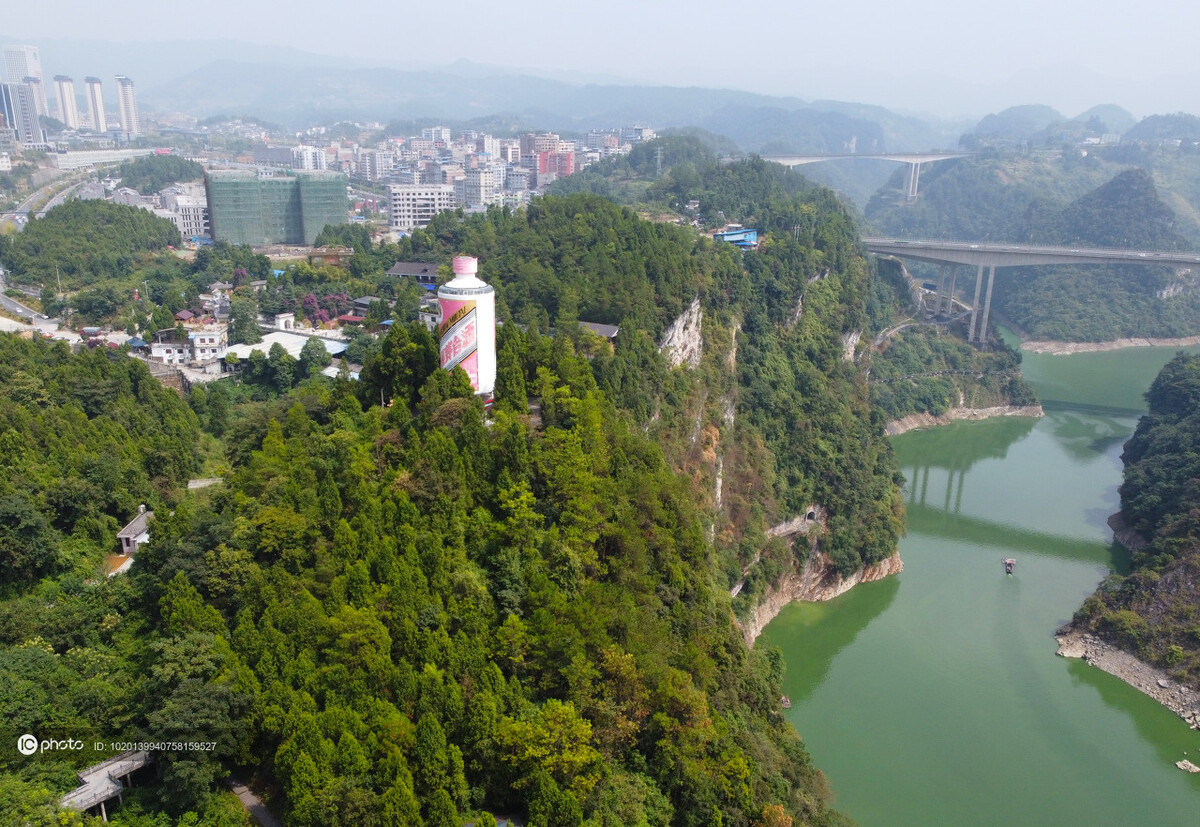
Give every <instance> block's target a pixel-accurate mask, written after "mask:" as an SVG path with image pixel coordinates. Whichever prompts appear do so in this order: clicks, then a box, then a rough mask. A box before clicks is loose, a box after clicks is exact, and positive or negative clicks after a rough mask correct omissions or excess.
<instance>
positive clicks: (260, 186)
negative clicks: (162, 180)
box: [204, 169, 349, 246]
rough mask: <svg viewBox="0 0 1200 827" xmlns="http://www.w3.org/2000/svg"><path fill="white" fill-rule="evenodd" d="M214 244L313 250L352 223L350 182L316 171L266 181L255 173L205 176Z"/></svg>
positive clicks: (237, 171)
mask: <svg viewBox="0 0 1200 827" xmlns="http://www.w3.org/2000/svg"><path fill="white" fill-rule="evenodd" d="M204 185H205V188H206V189H207V191H208V211H209V222H210V226H211V228H212V234H213V238H214V239H216V240H217V241H228V242H229V243H230V244H250V245H253V246H265V245H268V244H307V245H311V244H312V243H313V242H314V241H316V239H317V235H318V234H319V233H320V232H321V230H323V229H325V225H326V224H345V223H346V221H347V220H348V219H349V209H348V207H349V205H348V203H347V199H346V176H345V175H342V174H341V173H337V172H328V171H311V172H298V173H296V174H294V175H277V176H272V177H266V178H260V177H259V176H258V175H257V174H256V173H254V172H252V171H250V170H240V169H232V170H214V171H211V172H208V173H206V174H205V176H204Z"/></svg>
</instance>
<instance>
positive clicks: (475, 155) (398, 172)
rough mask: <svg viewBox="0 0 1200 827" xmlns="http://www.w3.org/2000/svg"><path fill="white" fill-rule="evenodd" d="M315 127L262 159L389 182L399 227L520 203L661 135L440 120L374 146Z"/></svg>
mask: <svg viewBox="0 0 1200 827" xmlns="http://www.w3.org/2000/svg"><path fill="white" fill-rule="evenodd" d="M324 133H325V130H324V129H323V128H316V129H312V130H309V131H308V132H306V133H304V135H303V136H301V139H302V141H303V143H300V144H297V145H293V146H273V145H270V144H267V143H265V142H264V143H262V144H260V145H258V146H256V147H255V149H254V162H255V163H256V164H261V165H266V166H274V167H286V168H291V169H296V170H334V171H338V172H341V173H344V174H346V175H348V176H349V177H350V178H351V179H352V180H360V181H366V182H370V183H372V184H385V185H387V187H388V198H387V202H386V204H387V210H388V216H389V217H388V224H389V226H390V227H391V229H393V230H398V231H402V232H403V231H408V230H412V229H413V228H416V227H424V226H425V225H426V224H428V223H429V220H430V219H431V218H433V216H434V215H436V214H437V213H439V212H441V211H443V210H448V209H454V208H455V207H462V208H464V209H468V210H473V209H486V208H487V207H489V206H491V205H494V204H498V205H504V206H510V207H519V206H522V205H524V204H526V203H528V202H529V199H530V198H531V197H532V196H534V195H536V194H538V193H540V192H542V191H543V190H544V189H545V188H546V186H547V185H548V184H549V183H550V182H552V181H554V180H556V179H557V178H561V177H563V176H566V175H570V174H571V173H573V172H575V171H576V170H578V169H582V168H583V167H585V166H587V165H588V164H591V163H594V162H595V161H598V160H600V159H601V158H604V157H606V156H609V155H614V154H620V153H624V152H628V151H629V150H630V149H632V148H633V145H634V144H636V143H638V142H643V141H650V140H653V139H654V137H655V134H654V130H653V129H650V128H649V127H642V126H634V127H626V128H622V129H610V130H595V131H592V132H589V133H588V134H587V137H586V138H585V139H584V140H564V139H563V138H562V137H561V136H559V135H557V134H555V133H553V132H543V133H529V134H526V135H523V136H521V137H520V138H497V137H495V136H493V135H489V134H487V133H484V132H476V131H472V130H468V131H465V132H460V133H458V134H457V135H456V134H454V133H452V131H451V130H450V129H449V128H448V127H444V126H434V127H428V128H426V129H423V130H422V131H421V134H420V135H413V136H410V137H407V138H390V139H388V140H386V141H382V142H380V143H378V144H375V145H373V146H367V145H363V144H359V143H358V142H355V141H345V140H329V139H327V138H325V137H324Z"/></svg>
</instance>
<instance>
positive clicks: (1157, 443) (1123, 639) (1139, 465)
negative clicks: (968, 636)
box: [1075, 353, 1200, 687]
mask: <svg viewBox="0 0 1200 827" xmlns="http://www.w3.org/2000/svg"><path fill="white" fill-rule="evenodd" d="M1146 401H1147V402H1148V403H1149V406H1150V410H1149V413H1147V414H1146V415H1145V416H1143V417H1142V418H1141V420H1140V421H1139V422H1138V426H1137V430H1136V431H1135V432H1134V434H1133V436H1132V437H1131V438H1130V439H1129V441H1128V442H1127V443H1125V452H1124V453H1123V454H1122V455H1121V459H1122V460H1123V461H1124V463H1125V481H1124V482H1123V483H1122V484H1121V489H1120V490H1121V513H1122V515H1123V517H1124V519H1125V521H1126V523H1127V524H1128V525H1129V526H1130V527H1132V528H1133V529H1134V530H1135V531H1136V532H1137V533H1138V534H1140V535H1141V536H1142V537H1143V538H1145V539H1146V540H1148V541H1149V545H1148V546H1147V547H1146V548H1145V549H1144V550H1141V551H1139V552H1137V553H1135V554H1134V555H1133V567H1132V568H1133V570H1132V572H1131V573H1130V574H1129V575H1128V576H1127V577H1120V576H1116V575H1114V576H1112V577H1110V578H1108V579H1107V580H1106V581H1105V582H1104V583H1103V584H1102V585H1101V587H1100V589H1099V590H1098V591H1097V592H1096V594H1095V595H1093V596H1092V597H1090V598H1088V600H1087V602H1086V603H1084V605H1083V608H1082V609H1081V610H1080V611H1079V612H1078V613H1077V614H1076V616H1075V625H1076V626H1077V627H1083V628H1086V629H1088V630H1090V631H1093V632H1096V633H1098V634H1100V635H1102V636H1104V637H1106V638H1107V639H1109V640H1111V641H1112V642H1114V643H1116V644H1118V645H1120V646H1121V647H1122V648H1125V649H1127V650H1129V651H1131V652H1133V653H1134V654H1136V655H1138V656H1139V657H1141V658H1143V659H1145V660H1148V661H1150V662H1152V663H1155V664H1157V665H1159V666H1163V667H1166V668H1168V669H1170V670H1172V671H1173V672H1175V673H1177V675H1178V676H1179V677H1180V678H1182V679H1183V680H1185V681H1187V682H1189V683H1190V684H1191V685H1192V686H1193V687H1197V686H1200V623H1198V618H1197V606H1200V586H1198V584H1200V578H1198V575H1200V505H1198V503H1200V496H1198V495H1200V356H1196V355H1194V354H1190V355H1189V354H1184V353H1180V354H1179V355H1177V356H1176V357H1175V358H1174V359H1172V360H1171V361H1170V362H1168V363H1167V365H1166V367H1164V368H1163V369H1162V371H1161V372H1160V373H1159V375H1158V376H1157V377H1156V378H1155V380H1154V383H1153V384H1152V385H1151V386H1150V390H1149V391H1148V392H1147V393H1146Z"/></svg>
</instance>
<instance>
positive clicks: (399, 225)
mask: <svg viewBox="0 0 1200 827" xmlns="http://www.w3.org/2000/svg"><path fill="white" fill-rule="evenodd" d="M447 131H449V130H447ZM388 208H389V209H388V226H389V227H391V229H393V230H406V231H407V230H411V229H413V228H414V227H424V226H425V225H426V224H428V223H429V222H430V220H431V219H432V218H433V217H434V216H435V215H437V214H438V213H440V212H443V211H444V210H452V209H454V187H453V186H452V185H450V184H392V185H390V186H389V187H388Z"/></svg>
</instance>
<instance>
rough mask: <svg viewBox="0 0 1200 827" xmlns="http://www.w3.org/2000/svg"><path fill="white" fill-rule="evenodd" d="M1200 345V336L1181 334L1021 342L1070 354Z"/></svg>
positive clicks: (1040, 350) (1026, 347) (1030, 349)
mask: <svg viewBox="0 0 1200 827" xmlns="http://www.w3.org/2000/svg"><path fill="white" fill-rule="evenodd" d="M1191 345H1200V336H1181V337H1178V338H1174V339H1117V340H1116V341H1112V342H1021V350H1023V351H1026V352H1027V353H1049V354H1051V355H1053V356H1069V355H1070V354H1072V353H1100V352H1102V351H1106V350H1122V349H1124V348H1127V347H1189V346H1191Z"/></svg>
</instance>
